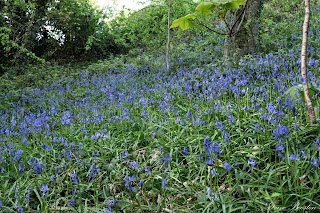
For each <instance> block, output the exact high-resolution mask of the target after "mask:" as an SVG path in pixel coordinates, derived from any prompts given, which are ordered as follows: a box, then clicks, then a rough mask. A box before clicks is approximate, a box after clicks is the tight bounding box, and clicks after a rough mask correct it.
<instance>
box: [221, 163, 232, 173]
mask: <svg viewBox="0 0 320 213" xmlns="http://www.w3.org/2000/svg"><path fill="white" fill-rule="evenodd" d="M223 168H224V169H225V170H227V171H230V170H231V165H230V163H228V161H226V162H224V164H223Z"/></svg>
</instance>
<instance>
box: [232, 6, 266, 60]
mask: <svg viewBox="0 0 320 213" xmlns="http://www.w3.org/2000/svg"><path fill="white" fill-rule="evenodd" d="M262 5H263V3H262V0H248V1H247V4H246V6H245V10H244V11H243V8H242V9H239V10H238V11H237V12H236V15H235V22H236V23H235V24H234V27H233V29H232V32H233V33H236V34H235V36H234V46H235V49H236V50H237V52H238V54H240V55H246V54H252V53H254V52H256V51H258V50H259V34H260V33H259V24H260V23H259V22H260V21H259V20H260V14H261V10H262Z"/></svg>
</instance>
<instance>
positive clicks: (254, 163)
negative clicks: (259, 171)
mask: <svg viewBox="0 0 320 213" xmlns="http://www.w3.org/2000/svg"><path fill="white" fill-rule="evenodd" d="M248 164H249V165H250V166H251V168H252V169H253V168H254V167H255V166H256V164H257V162H256V160H255V159H249V160H248Z"/></svg>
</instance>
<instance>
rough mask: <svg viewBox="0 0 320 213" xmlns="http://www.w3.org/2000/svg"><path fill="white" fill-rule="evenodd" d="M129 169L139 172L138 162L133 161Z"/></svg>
mask: <svg viewBox="0 0 320 213" xmlns="http://www.w3.org/2000/svg"><path fill="white" fill-rule="evenodd" d="M129 168H130V169H133V170H136V171H139V165H138V163H137V162H136V161H131V162H130V164H129Z"/></svg>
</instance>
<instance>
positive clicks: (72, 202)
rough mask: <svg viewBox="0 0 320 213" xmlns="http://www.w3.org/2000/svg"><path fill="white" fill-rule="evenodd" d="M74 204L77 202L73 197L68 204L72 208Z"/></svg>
mask: <svg viewBox="0 0 320 213" xmlns="http://www.w3.org/2000/svg"><path fill="white" fill-rule="evenodd" d="M74 204H75V200H74V198H72V199H71V200H69V201H68V206H69V207H70V208H72V207H73V206H74Z"/></svg>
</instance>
